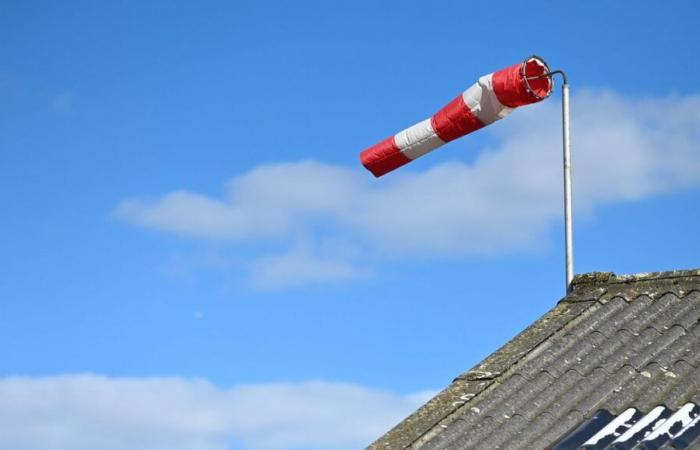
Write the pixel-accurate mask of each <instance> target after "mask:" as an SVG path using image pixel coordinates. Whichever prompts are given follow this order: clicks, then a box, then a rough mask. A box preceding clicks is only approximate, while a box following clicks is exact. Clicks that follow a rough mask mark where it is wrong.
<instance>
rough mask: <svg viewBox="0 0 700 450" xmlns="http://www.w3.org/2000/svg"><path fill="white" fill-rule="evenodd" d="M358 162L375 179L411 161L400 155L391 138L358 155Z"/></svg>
mask: <svg viewBox="0 0 700 450" xmlns="http://www.w3.org/2000/svg"><path fill="white" fill-rule="evenodd" d="M360 161H361V162H362V165H363V166H365V167H366V168H367V170H369V171H370V172H372V174H373V175H374V176H375V177H381V176H382V175H384V174H385V173H388V172H391V171H392V170H394V169H397V168H399V167H401V166H403V165H404V164H406V163H408V162H410V161H411V160H410V159H408V158H407V157H406V156H405V155H404V154H403V153H401V150H399V148H398V147H397V146H396V142H395V141H394V136H392V137H390V138H387V139H384V140H383V141H382V142H380V143H379V144H376V145H373V146H371V147H370V148H368V149H367V150H365V151H363V152H362V153H360Z"/></svg>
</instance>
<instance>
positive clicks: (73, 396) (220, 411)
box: [0, 375, 432, 450]
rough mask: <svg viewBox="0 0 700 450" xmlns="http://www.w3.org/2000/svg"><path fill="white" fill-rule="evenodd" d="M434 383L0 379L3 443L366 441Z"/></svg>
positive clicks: (334, 449) (45, 447)
mask: <svg viewBox="0 0 700 450" xmlns="http://www.w3.org/2000/svg"><path fill="white" fill-rule="evenodd" d="M431 394H432V393H427V392H424V393H417V394H413V395H408V396H399V395H395V394H392V393H390V392H386V391H382V390H376V389H369V388H365V387H362V386H357V385H353V384H345V383H330V382H323V381H311V382H305V383H271V384H257V385H242V386H236V387H233V388H230V389H222V388H218V387H216V386H214V385H213V384H211V383H209V382H207V381H204V380H187V379H181V378H108V377H103V376H97V375H66V376H54V377H45V378H25V377H10V378H3V379H0V423H2V427H0V448H8V449H9V448H11V449H13V450H36V449H42V450H94V449H96V448H99V449H101V450H133V449H142V450H161V449H162V450H224V449H230V448H231V446H232V445H233V446H234V448H244V449H250V450H298V449H302V448H303V449H307V450H312V449H319V450H345V449H348V450H349V449H356V448H363V447H364V446H366V445H367V444H369V443H370V442H371V441H372V440H374V439H375V438H377V437H378V436H379V435H381V434H382V433H384V432H386V431H387V430H388V429H389V428H390V427H391V426H393V425H395V424H396V423H397V422H398V421H400V420H401V419H402V418H404V417H405V416H407V415H408V414H410V413H411V412H412V411H413V410H415V409H416V408H417V407H418V406H419V405H421V404H422V403H424V402H425V401H427V399H428V398H429V397H430V395H431Z"/></svg>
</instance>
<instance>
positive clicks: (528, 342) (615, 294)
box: [369, 269, 700, 450]
mask: <svg viewBox="0 0 700 450" xmlns="http://www.w3.org/2000/svg"><path fill="white" fill-rule="evenodd" d="M684 298H688V299H689V300H686V301H683V299H684ZM638 299H646V300H638ZM661 299H663V301H660V300H661ZM635 305H636V306H635ZM645 315H647V316H649V317H651V316H650V315H654V317H657V318H656V319H654V320H655V321H656V322H658V323H656V322H654V326H655V327H657V328H659V330H658V331H657V330H656V328H651V329H650V331H649V333H652V332H653V333H652V335H651V338H653V336H654V335H658V334H661V338H659V339H661V340H663V342H664V343H663V344H659V345H680V344H678V341H674V339H680V338H681V337H683V336H685V335H688V336H690V338H684V339H685V340H686V341H688V342H690V344H688V343H687V342H685V341H684V342H685V343H683V345H691V346H692V345H696V346H698V347H700V325H698V322H697V321H698V317H695V316H700V270H699V269H695V270H680V271H671V272H654V273H642V274H635V275H615V274H614V273H612V272H594V273H588V274H582V275H578V276H576V277H575V278H574V280H573V283H572V290H571V292H570V293H569V294H568V295H567V296H566V297H564V298H563V299H561V300H560V301H559V302H558V303H557V304H556V306H555V307H554V308H553V309H552V310H550V311H549V312H548V313H546V314H545V315H544V316H542V317H541V318H540V319H538V320H537V321H536V322H535V323H533V324H532V325H531V326H529V327H528V328H526V329H525V330H524V331H522V332H521V333H519V334H518V335H517V336H515V337H514V338H513V339H512V340H511V341H510V342H508V343H507V344H506V345H504V346H503V347H501V348H500V349H499V350H497V351H496V352H494V353H493V354H491V355H490V356H488V357H487V358H486V359H485V360H483V361H482V362H480V363H479V364H477V365H475V366H474V367H473V368H472V369H470V370H468V371H467V372H465V373H463V374H462V375H459V376H458V377H456V378H455V379H454V381H453V382H452V384H450V385H449V386H448V387H447V388H446V389H445V390H443V391H442V392H440V393H439V394H438V395H436V396H435V397H434V398H433V399H432V400H430V401H429V402H428V403H427V404H425V405H423V406H422V407H421V408H419V409H418V411H416V412H415V413H414V414H412V415H411V416H409V417H408V418H407V419H406V420H404V421H403V422H401V423H400V424H398V425H397V426H396V427H394V428H393V429H392V430H390V431H389V432H387V433H386V434H385V435H384V436H382V437H381V438H379V439H378V440H377V441H376V442H375V443H373V444H372V445H370V447H369V449H370V450H379V449H382V450H399V449H402V450H403V449H417V448H425V449H436V448H440V449H442V448H450V449H451V448H470V447H469V446H468V445H467V444H466V443H467V442H468V441H469V439H468V438H466V437H460V433H467V434H469V435H471V436H479V435H481V434H484V433H485V435H488V434H489V433H492V432H493V431H494V430H489V429H488V427H496V426H499V427H500V426H507V427H506V428H504V430H509V429H513V430H517V429H518V427H517V426H516V425H515V424H516V422H513V420H515V419H514V418H513V415H515V416H517V417H516V418H517V419H518V421H522V420H525V419H524V417H525V416H526V415H527V414H528V413H529V412H528V411H519V410H517V408H516V407H515V406H513V408H515V409H513V410H512V411H511V410H508V411H507V412H506V413H503V414H499V415H498V417H496V416H493V417H491V416H489V414H491V413H490V412H489V411H490V410H500V409H499V408H501V409H503V408H506V407H507V405H510V403H509V402H511V401H513V400H510V399H509V397H508V396H509V395H515V394H513V391H511V390H509V389H511V388H507V387H506V386H508V385H510V384H512V382H513V380H515V379H519V378H517V377H520V379H522V380H521V382H520V384H522V386H521V388H520V389H523V388H524V387H523V386H527V385H528V383H530V381H527V380H528V379H531V378H532V377H534V376H535V374H536V373H537V372H528V371H530V370H532V367H540V366H541V369H537V370H543V371H544V373H545V374H546V375H547V379H550V378H551V380H552V381H551V383H552V384H553V385H554V384H556V383H560V382H561V381H560V380H559V379H557V377H559V376H563V374H564V373H568V372H566V370H572V368H573V370H576V367H578V366H577V364H579V365H580V364H584V365H585V363H586V361H585V360H582V359H581V358H578V359H579V361H575V360H574V358H570V359H572V361H569V360H567V359H566V358H564V357H562V353H561V352H563V351H565V348H570V349H571V351H573V352H574V353H575V354H576V355H579V354H580V355H581V356H584V354H588V353H586V352H589V353H590V355H589V356H591V355H592V357H593V359H594V360H595V358H596V352H598V353H600V351H602V350H597V349H596V345H598V344H596V343H595V342H598V341H600V340H601V339H603V340H604V339H608V338H607V337H604V335H605V333H608V334H609V333H612V335H611V336H612V337H613V338H615V337H616V336H617V333H618V332H623V333H624V337H625V339H627V341H625V342H633V341H634V339H641V337H639V338H635V337H634V336H635V333H637V336H640V335H641V330H636V331H635V330H634V329H632V330H631V331H629V330H626V329H625V327H630V328H634V327H636V326H640V327H641V324H643V323H647V322H649V320H651V319H649V320H646V319H644V317H645ZM645 320H646V322H645ZM599 328H600V330H601V332H603V331H604V332H605V333H604V334H601V335H600V336H601V337H597V336H596V337H595V339H597V340H595V339H594V341H595V342H594V341H591V342H592V343H588V341H590V340H591V338H590V336H589V334H587V333H590V332H591V331H594V332H595V333H598V331H595V330H597V329H599ZM670 329H672V330H673V331H672V332H671V331H669V330H670ZM691 329H692V332H691V331H690V330H691ZM616 330H621V331H616ZM645 330H646V329H645ZM645 333H646V331H645ZM654 333H656V334H654ZM694 333H695V334H694ZM599 334H600V333H599ZM647 334H648V333H647ZM693 336H696V337H693ZM643 338H644V339H645V340H648V339H649V338H648V337H647V336H646V335H644V336H643ZM572 339H574V340H573V341H572ZM664 339H665V340H664ZM693 339H695V340H694V341H693ZM618 340H619V339H618ZM579 341H580V343H579ZM600 342H603V341H600ZM620 342H622V341H620ZM620 342H617V343H616V345H618V346H619V345H620ZM674 343H675V344H674ZM578 345H584V346H585V348H581V349H580V351H579V353H576V351H577V346H578ZM591 345H592V346H591ZM606 345H607V344H606ZM630 345H631V344H630ZM645 345H646V341H645ZM567 346H568V347H567ZM693 348H694V347H693ZM681 350H683V351H684V352H686V354H687V351H691V350H688V349H686V347H683V349H681ZM620 351H622V350H620ZM651 351H652V353H653V349H651ZM623 353H624V352H623ZM696 353H698V354H700V348H698V349H697V352H696ZM574 356H575V355H574ZM681 356H682V355H681ZM691 356H693V357H694V358H696V359H697V358H699V356H698V355H697V354H695V353H691ZM606 357H608V356H606ZM624 357H625V358H627V356H624ZM666 358H671V357H670V356H667V357H666ZM584 359H585V358H584ZM662 359H663V358H662ZM636 360H639V361H646V360H645V359H644V357H643V355H642V356H639V357H638V358H637V359H636ZM636 360H635V361H636ZM654 361H655V360H654ZM654 361H652V362H654ZM648 363H649V361H647V362H646V363H645V364H648ZM673 363H674V361H671V360H669V361H666V362H664V363H663V364H667V365H668V364H673ZM696 363H697V364H698V365H697V367H700V361H698V362H696ZM572 364H573V365H572ZM615 364H618V362H614V363H610V364H609V367H617V366H615ZM620 364H622V363H620ZM640 364H641V363H640ZM654 364H656V362H654ZM663 364H662V365H660V366H659V367H660V368H662V369H663V367H665V366H664V365H663ZM656 365H657V366H658V365H659V364H656ZM567 367H569V369H567ZM581 367H583V366H581ZM606 367H608V366H606ZM684 367H685V366H684ZM688 367H695V366H693V365H690V366H688ZM646 369H648V370H646ZM615 370H618V369H615ZM628 370H630V371H631V372H630V373H631V374H632V375H628V374H625V376H627V377H630V376H631V377H633V378H634V377H636V375H639V377H638V378H639V380H641V381H635V382H636V383H637V384H639V383H642V384H643V383H645V382H646V383H649V382H653V381H654V377H656V376H657V375H658V374H661V375H658V376H662V378H665V379H663V380H662V381H663V382H664V383H666V384H668V380H671V378H669V377H668V375H665V376H664V375H663V374H665V373H667V372H664V371H662V370H657V367H656V366H650V367H648V368H646V366H640V367H639V368H637V367H630V368H628ZM693 370H694V369H693ZM521 372H522V373H521ZM586 373H587V372H585V371H584V373H578V372H572V374H573V375H576V377H574V378H575V379H576V380H577V383H578V384H576V385H575V386H576V391H577V392H578V394H577V395H581V396H582V399H585V401H583V403H581V404H580V405H575V406H576V407H575V408H574V409H573V410H572V411H576V414H573V415H571V414H569V413H567V412H566V411H559V412H558V413H556V414H564V416H562V419H561V420H560V422H557V425H558V427H552V426H550V427H549V428H548V429H546V427H545V428H542V429H541V430H539V431H538V432H540V433H541V434H542V435H543V436H545V435H547V433H549V435H552V436H553V435H554V434H556V433H560V432H563V431H566V430H560V428H562V427H566V426H568V424H569V422H572V423H573V421H575V420H578V419H580V416H582V415H583V416H585V415H586V414H588V413H590V411H588V410H586V408H589V409H590V408H591V407H593V406H592V405H599V404H600V403H601V402H603V401H604V399H602V398H596V397H595V395H594V394H592V393H586V392H585V390H586V386H587V384H586ZM650 374H651V375H650ZM599 375H600V374H597V372H596V377H597V378H596V380H597V381H595V382H600V380H604V379H606V378H610V376H612V375H609V376H607V375H606V376H603V377H602V378H601V377H600V376H599ZM647 375H648V376H650V377H651V378H648V377H647ZM686 375H687V374H686ZM514 377H516V378H514ZM523 377H525V378H523ZM528 377H529V378H528ZM593 378H594V377H591V379H590V381H589V383H594V381H593ZM699 378H700V377H699ZM635 380H636V378H635ZM671 381H673V382H674V383H684V382H685V381H684V379H677V380H676V379H673V380H671ZM523 383H524V384H523ZM516 384H517V383H516ZM681 387H682V388H678V389H676V391H677V393H676V394H675V395H676V397H677V398H675V400H674V401H676V400H678V401H680V399H682V398H684V395H685V396H687V395H686V394H687V393H685V394H684V392H685V391H684V390H683V389H685V387H683V386H681ZM564 389H565V390H566V389H567V388H566V386H564ZM591 389H592V387H591ZM611 389H613V390H615V389H618V387H616V386H613V387H612V388H611ZM620 389H621V388H620ZM679 389H680V390H679ZM598 390H600V388H598ZM686 390H687V389H686ZM651 391H654V390H653V389H652V390H651ZM676 391H674V392H676ZM698 391H699V392H700V388H698ZM562 392H565V391H562ZM619 392H620V390H619V389H618V390H617V391H614V392H613V391H611V393H609V395H610V396H613V397H615V398H618V403H620V404H622V403H624V401H625V400H626V398H625V397H624V396H622V394H620V393H619ZM678 392H680V393H678ZM690 392H691V393H692V390H691V391H690ZM624 393H625V392H624V390H623V394H624ZM533 395H535V394H533ZM537 395H545V397H543V398H544V400H541V402H544V403H543V404H542V405H539V406H538V402H537V401H534V402H533V403H532V408H538V407H539V408H544V409H543V410H542V411H540V413H543V414H545V416H540V417H539V418H538V420H539V422H537V421H535V422H537V423H536V424H534V425H537V426H539V427H543V426H544V425H546V422H547V421H546V420H545V421H544V422H542V420H543V419H542V417H545V418H546V417H548V416H547V415H548V414H549V415H551V416H552V417H554V416H555V415H556V414H555V413H553V412H550V411H548V410H547V408H546V405H545V406H543V405H544V404H545V403H546V402H547V401H549V400H547V398H546V392H544V393H543V394H537ZM596 395H597V394H596ZM606 395H607V394H606ZM658 395H661V394H658ZM698 395H700V394H698ZM516 396H517V395H516ZM621 396H622V397H621ZM619 399H621V400H619ZM562 402H563V403H562ZM560 403H562V405H564V404H565V403H566V401H564V400H561V401H560ZM584 404H585V405H584ZM494 405H499V406H494ZM502 405H506V406H502ZM611 405H612V406H611V408H612V409H613V410H614V409H615V408H616V407H617V406H616V405H617V403H614V402H613V403H611ZM561 407H562V408H564V406H561ZM489 408H490V409H489ZM578 409H584V411H578ZM566 414H569V415H566ZM485 417H487V418H489V419H490V421H486V422H484V420H485V419H484V418H485ZM548 420H549V419H548ZM552 420H553V419H552ZM488 423H491V425H488ZM468 424H473V425H471V426H474V427H480V428H479V429H478V430H477V429H476V428H471V429H469V428H465V427H468V426H469V425H468ZM521 425H522V424H521ZM534 425H533V426H534ZM523 426H524V425H523ZM509 427H510V428H509ZM526 429H527V426H526ZM465 430H467V431H465ZM533 432H534V431H533ZM504 433H505V431H503V430H502V431H501V432H500V435H499V437H498V439H500V440H502V441H504V440H505V441H507V439H508V437H507V436H505V435H504ZM445 436H447V438H446V437H445ZM550 437H551V436H550ZM449 439H456V440H455V441H454V442H458V444H454V442H453V441H450V440H449ZM460 439H461V440H460ZM505 441H504V442H505ZM449 442H453V443H452V444H449ZM509 445H514V444H509ZM536 447H537V446H536V445H534V446H532V447H524V448H536ZM480 448H481V447H480ZM483 448H487V447H483ZM499 448H510V447H499ZM513 448H515V447H513Z"/></svg>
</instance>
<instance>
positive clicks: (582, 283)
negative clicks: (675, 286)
mask: <svg viewBox="0 0 700 450" xmlns="http://www.w3.org/2000/svg"><path fill="white" fill-rule="evenodd" d="M689 277H700V269H686V270H670V271H666V272H642V273H636V274H631V275H616V274H615V273H614V272H589V273H582V274H579V275H576V276H575V277H574V279H573V281H572V282H571V290H572V291H575V290H576V289H577V288H580V287H589V286H597V285H610V284H621V283H635V282H638V281H653V280H667V279H676V278H689Z"/></svg>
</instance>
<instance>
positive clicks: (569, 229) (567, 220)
mask: <svg viewBox="0 0 700 450" xmlns="http://www.w3.org/2000/svg"><path fill="white" fill-rule="evenodd" d="M560 73H561V75H562V78H563V79H564V83H563V84H562V86H561V94H562V95H561V114H562V125H563V135H562V138H563V140H564V149H563V150H564V240H565V245H566V292H567V293H569V292H570V291H571V281H572V280H573V278H574V245H573V224H572V219H571V130H570V126H569V80H568V79H567V78H566V74H565V73H564V72H560Z"/></svg>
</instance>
